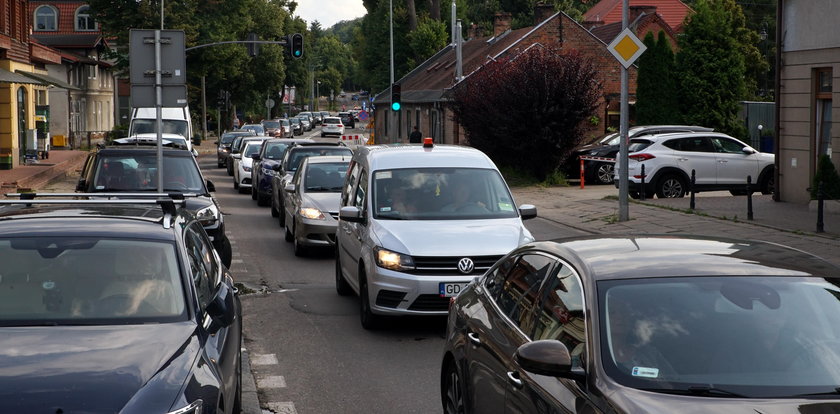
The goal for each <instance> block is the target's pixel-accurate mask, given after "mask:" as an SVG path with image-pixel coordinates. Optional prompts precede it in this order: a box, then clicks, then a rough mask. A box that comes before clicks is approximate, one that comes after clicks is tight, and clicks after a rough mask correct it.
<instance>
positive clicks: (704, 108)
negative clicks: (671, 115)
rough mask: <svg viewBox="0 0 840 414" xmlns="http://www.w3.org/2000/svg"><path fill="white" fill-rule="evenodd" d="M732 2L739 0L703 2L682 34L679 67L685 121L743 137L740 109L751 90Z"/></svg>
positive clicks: (702, 0) (680, 98) (681, 110)
mask: <svg viewBox="0 0 840 414" xmlns="http://www.w3.org/2000/svg"><path fill="white" fill-rule="evenodd" d="M731 5H734V0H699V1H698V2H697V4H696V9H695V13H694V14H693V15H691V16H690V17H689V18H688V23H687V24H686V25H685V32H684V34H683V36H682V37H680V39H679V45H680V51H679V53H677V56H676V72H677V76H678V90H679V104H680V112H681V114H682V119H683V122H685V123H687V124H693V125H702V126H707V127H712V128H715V129H716V130H717V131H720V132H724V133H728V134H731V135H733V136H736V137H740V138H743V137H745V136H746V131H745V128H744V126H743V125H741V123H740V122H739V121H738V111H739V110H740V109H741V104H740V101H741V100H743V99H744V96H745V93H746V92H745V91H746V84H745V81H744V67H745V66H744V54H743V49H742V43H741V42H740V41H739V37H738V36H739V33H738V32H737V30H736V26H737V21H738V20H739V18H738V16H736V15H734V14H735V13H733V12H732V11H733V9H734V8H733V7H731ZM736 6H737V5H736ZM740 19H741V20H742V19H743V15H741V16H740Z"/></svg>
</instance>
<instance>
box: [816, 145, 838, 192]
mask: <svg viewBox="0 0 840 414" xmlns="http://www.w3.org/2000/svg"><path fill="white" fill-rule="evenodd" d="M820 182H822V184H823V194H824V198H825V199H826V200H840V175H837V169H836V168H834V163H832V162H831V157H829V156H828V155H825V154H823V155H820V158H819V160H818V161H817V172H816V173H815V174H814V180H813V181H812V182H811V199H812V200H816V199H817V198H818V197H817V191H819V183H820Z"/></svg>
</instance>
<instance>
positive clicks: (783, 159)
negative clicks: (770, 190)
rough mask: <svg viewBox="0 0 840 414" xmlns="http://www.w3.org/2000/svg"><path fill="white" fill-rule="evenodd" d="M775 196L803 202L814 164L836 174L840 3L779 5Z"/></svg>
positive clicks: (795, 0) (790, 0)
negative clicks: (826, 164)
mask: <svg viewBox="0 0 840 414" xmlns="http://www.w3.org/2000/svg"><path fill="white" fill-rule="evenodd" d="M778 6H779V7H778V10H779V16H778V21H777V23H778V25H777V26H778V29H777V31H776V32H777V33H778V34H779V35H777V36H779V37H778V38H777V40H776V41H777V49H778V50H779V52H778V53H779V55H778V56H777V59H776V61H777V62H779V65H778V67H777V71H776V73H777V80H776V81H777V91H778V93H777V94H776V107H777V114H776V131H778V134H777V136H778V145H777V146H776V166H777V174H778V175H777V179H776V183H777V193H776V197H777V199H778V200H781V201H790V202H800V203H807V202H808V201H809V200H810V193H809V190H808V189H809V187H810V186H811V181H812V179H813V177H814V173H815V171H816V165H817V159H818V158H819V157H820V156H821V155H823V154H826V155H828V156H830V157H831V159H832V162H833V163H834V165H835V167H838V170H840V125H838V122H840V87H839V86H838V85H840V26H838V25H837V21H836V20H837V19H836V16H838V15H839V14H840V2H837V1H836V0H778Z"/></svg>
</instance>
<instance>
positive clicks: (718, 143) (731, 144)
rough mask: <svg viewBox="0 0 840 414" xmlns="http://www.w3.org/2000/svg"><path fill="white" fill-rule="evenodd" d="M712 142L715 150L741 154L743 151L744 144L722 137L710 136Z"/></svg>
mask: <svg viewBox="0 0 840 414" xmlns="http://www.w3.org/2000/svg"><path fill="white" fill-rule="evenodd" d="M711 141H712V143H713V144H714V147H715V150H716V151H717V152H725V153H729V154H743V153H744V146H745V145H744V144H742V143H740V142H738V141H735V140H732V139H728V138H723V137H713V138H711Z"/></svg>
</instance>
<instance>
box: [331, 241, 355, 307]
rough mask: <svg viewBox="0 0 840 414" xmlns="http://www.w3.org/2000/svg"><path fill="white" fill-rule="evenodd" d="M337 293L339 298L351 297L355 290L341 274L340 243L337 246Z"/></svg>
mask: <svg viewBox="0 0 840 414" xmlns="http://www.w3.org/2000/svg"><path fill="white" fill-rule="evenodd" d="M335 291H336V293H338V295H339V296H350V295H351V294H353V289H352V288H350V284H349V283H347V280H345V279H344V275H342V274H341V259H340V258H339V257H338V243H336V245H335Z"/></svg>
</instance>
